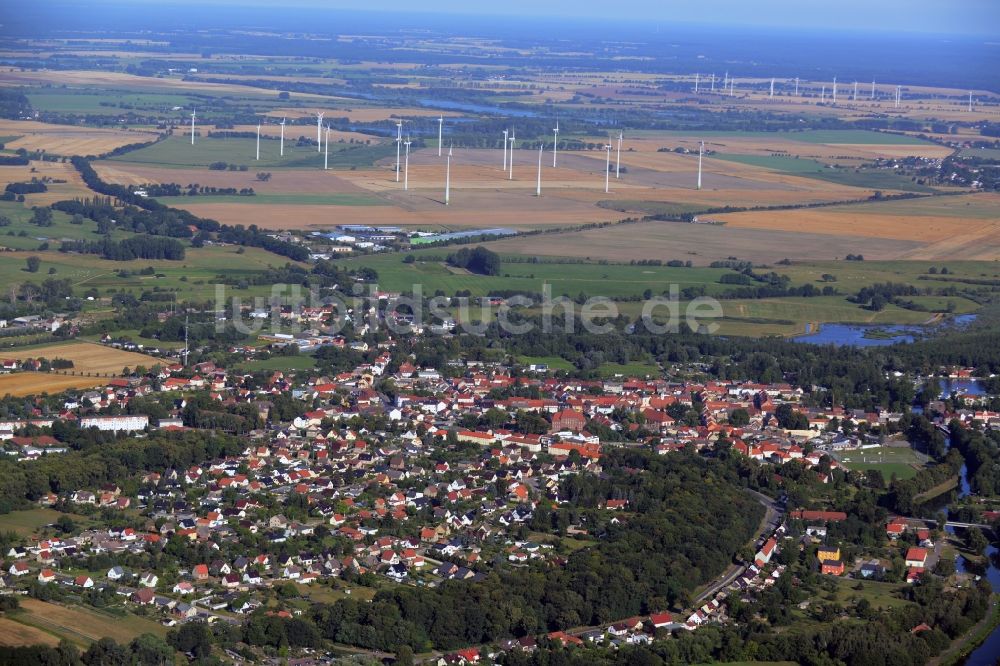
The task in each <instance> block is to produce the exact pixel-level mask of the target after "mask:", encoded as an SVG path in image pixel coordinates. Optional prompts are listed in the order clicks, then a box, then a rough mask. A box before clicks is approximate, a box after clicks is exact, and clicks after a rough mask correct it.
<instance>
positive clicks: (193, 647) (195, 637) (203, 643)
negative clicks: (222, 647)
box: [167, 622, 212, 657]
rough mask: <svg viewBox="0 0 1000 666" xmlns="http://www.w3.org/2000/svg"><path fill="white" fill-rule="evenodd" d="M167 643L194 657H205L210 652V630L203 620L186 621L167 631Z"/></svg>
mask: <svg viewBox="0 0 1000 666" xmlns="http://www.w3.org/2000/svg"><path fill="white" fill-rule="evenodd" d="M167 643H168V644H169V645H172V646H173V647H174V648H176V649H177V650H179V651H181V652H190V653H191V654H193V655H194V656H195V657H207V656H208V655H209V654H211V652H212V632H211V630H210V629H209V628H208V625H207V624H206V623H204V622H188V623H186V624H184V625H182V626H181V628H180V629H177V630H174V631H171V632H170V633H168V634H167Z"/></svg>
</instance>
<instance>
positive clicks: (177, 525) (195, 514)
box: [0, 308, 927, 663]
mask: <svg viewBox="0 0 1000 666" xmlns="http://www.w3.org/2000/svg"><path fill="white" fill-rule="evenodd" d="M327 315H328V313H327V312H326V311H324V310H323V309H322V308H319V309H316V310H315V311H309V312H305V313H304V314H301V315H300V316H305V317H307V318H313V319H316V320H320V319H322V318H323V317H325V316H327ZM328 343H329V344H333V345H338V346H342V347H345V348H347V347H350V348H351V349H353V350H354V351H357V352H360V353H361V354H363V356H364V358H366V359H367V360H366V361H365V362H363V363H361V364H359V365H358V366H357V367H355V368H353V369H352V370H348V371H344V372H339V373H336V374H329V375H326V374H322V373H321V372H319V371H316V370H300V371H295V370H288V371H273V372H270V373H269V375H268V376H267V377H266V380H265V381H263V382H261V381H260V380H259V378H252V377H251V375H250V374H248V373H246V372H241V371H233V370H231V369H228V368H225V367H222V366H220V365H217V364H216V363H213V362H203V363H198V364H195V365H192V366H190V367H185V366H184V365H181V364H178V363H166V364H164V365H162V366H158V367H157V368H156V369H155V370H153V369H151V370H150V371H149V372H148V373H147V374H146V375H144V376H141V377H131V378H120V379H114V380H110V381H109V382H108V383H107V384H106V385H105V386H104V387H102V388H99V389H93V390H89V391H83V392H78V393H76V394H66V396H65V397H64V398H63V400H64V403H63V407H62V410H61V411H59V412H57V413H48V412H44V411H43V410H41V409H40V408H36V409H35V410H34V412H33V413H31V414H30V415H27V416H25V417H24V418H21V419H17V420H9V421H5V422H2V423H0V439H2V440H4V442H3V445H4V447H5V448H6V449H7V450H8V451H13V452H16V453H17V455H19V456H21V457H24V458H30V457H33V456H37V455H42V454H45V453H48V454H52V453H57V452H59V451H60V450H63V449H64V448H65V447H64V445H63V444H61V443H60V442H59V441H58V440H57V439H55V438H54V437H53V436H51V435H48V434H46V435H38V434H32V435H23V434H19V433H20V432H22V431H23V429H24V428H25V427H26V426H28V425H34V426H39V427H41V428H43V429H44V428H46V427H51V426H52V425H53V424H54V423H55V422H56V421H75V422H77V423H78V424H79V425H80V427H82V428H97V429H99V430H103V431H109V432H118V433H123V432H140V431H147V430H150V429H152V428H160V429H161V430H163V431H167V432H169V431H175V430H178V431H182V430H185V429H186V428H188V427H190V426H186V425H185V422H184V420H183V415H184V408H185V405H186V404H187V403H186V401H187V399H188V398H189V396H190V395H191V394H193V393H206V394H207V395H208V396H209V398H210V400H211V401H213V402H214V404H216V405H217V407H218V409H219V411H226V410H232V409H235V408H237V407H240V406H242V405H251V406H252V407H253V408H254V409H255V410H256V412H257V414H259V416H260V417H261V422H263V423H266V424H267V425H266V426H265V427H263V428H259V429H256V430H252V431H250V432H249V433H245V434H243V437H244V439H245V441H246V448H245V449H244V450H243V451H242V452H241V453H239V454H238V455H233V456H230V457H227V458H224V459H217V460H206V461H203V462H202V463H200V464H197V465H192V466H190V467H188V468H186V469H174V468H166V469H156V470H147V471H146V472H145V473H143V474H142V475H141V477H140V478H137V479H134V480H131V481H134V482H135V483H130V484H129V487H132V488H137V490H135V491H134V492H132V493H131V494H126V493H124V492H122V490H121V488H119V487H118V486H105V487H95V488H75V489H67V490H66V491H65V492H63V493H60V494H58V495H56V494H49V495H47V496H46V497H44V498H43V499H42V503H43V504H46V505H53V506H56V505H66V506H70V507H76V510H78V511H84V512H86V511H92V510H95V509H97V510H100V509H113V510H116V511H120V512H122V515H123V516H126V517H127V519H126V521H125V522H126V523H128V526H127V527H124V528H121V529H116V530H87V531H84V532H82V533H80V534H78V535H75V536H73V537H67V538H65V539H55V538H46V539H40V540H38V541H36V542H34V543H30V544H26V545H24V546H18V547H16V548H14V549H12V551H11V552H10V553H8V557H9V558H10V559H11V560H12V561H13V563H12V565H11V567H10V570H9V571H8V575H7V576H6V577H5V581H6V584H8V585H14V586H16V585H18V581H23V580H29V579H37V580H38V581H39V582H41V583H57V584H63V585H66V586H68V587H73V588H79V589H89V588H91V587H94V586H97V587H98V588H103V587H104V586H113V587H114V588H115V590H116V592H118V593H119V594H121V595H122V597H123V598H124V599H126V600H127V603H129V604H134V605H141V606H150V607H154V608H159V609H160V610H161V611H162V612H163V616H164V617H163V619H164V621H168V622H170V621H174V622H176V621H184V620H185V619H187V618H190V617H206V618H212V617H216V615H215V614H216V613H218V612H219V611H223V610H224V611H226V612H227V613H235V614H240V613H246V612H249V611H251V610H253V609H255V608H257V607H258V606H259V603H260V601H259V596H258V595H257V594H255V593H256V592H257V591H260V590H266V589H267V588H271V587H275V586H278V585H284V584H286V583H292V584H294V585H296V586H297V587H298V589H300V590H303V594H308V590H309V589H310V586H313V587H315V586H316V584H323V583H325V584H328V585H329V584H333V581H340V579H347V580H353V579H354V577H356V576H364V575H367V574H372V575H375V576H381V577H384V578H386V579H388V580H391V581H394V582H395V583H398V584H404V585H420V586H435V585H439V584H440V583H441V582H442V581H445V580H464V581H474V580H478V579H480V578H482V577H483V576H484V575H486V574H487V573H488V571H489V568H490V567H491V566H494V563H495V562H496V561H498V560H503V561H505V562H507V563H508V564H509V565H512V566H523V565H526V564H528V563H531V562H535V561H539V562H546V563H548V564H550V565H552V566H561V565H563V564H564V563H565V558H564V556H562V555H560V554H559V552H558V549H556V548H553V547H552V544H551V543H550V542H547V541H545V540H544V539H542V540H530V539H526V538H523V537H518V536H515V534H516V533H518V531H519V530H520V531H521V533H522V534H523V533H525V532H526V531H527V530H521V528H522V527H525V526H527V525H528V524H529V523H530V521H531V520H532V517H533V516H534V513H535V510H536V508H537V506H538V503H539V502H541V501H543V500H544V501H551V502H555V503H559V502H562V501H564V500H565V498H564V497H561V496H560V485H561V481H562V480H563V479H564V478H565V477H566V476H567V475H573V474H600V473H601V470H602V467H601V460H602V456H603V455H604V454H605V453H606V451H607V450H608V447H614V446H624V445H628V446H644V447H647V448H648V449H650V450H653V451H656V452H659V453H661V454H665V453H668V452H670V451H674V450H678V449H681V448H686V447H693V448H694V449H695V450H702V449H706V450H713V449H714V447H715V446H716V445H717V444H718V443H719V442H720V441H722V440H725V441H728V442H729V443H730V445H731V450H732V451H734V452H736V453H737V454H740V455H743V456H746V457H748V458H750V459H753V460H757V461H760V462H761V463H769V464H782V463H786V462H790V461H798V462H799V463H801V464H802V465H804V466H805V467H806V468H807V469H809V470H811V471H812V473H814V474H816V478H817V479H819V480H820V481H828V480H829V479H830V473H831V470H832V469H835V468H836V467H837V466H838V463H837V461H836V460H835V459H834V458H833V457H831V456H830V455H829V453H830V449H831V444H832V440H831V439H830V435H831V433H829V432H828V431H829V430H831V428H830V427H829V426H830V423H831V421H832V420H833V419H837V420H839V421H840V422H842V423H843V422H854V423H855V424H858V423H862V422H863V423H867V424H868V425H878V424H882V423H887V422H890V421H891V420H892V419H893V418H896V416H897V415H894V414H890V413H887V412H872V413H865V412H857V411H851V410H845V409H842V408H830V407H827V408H823V409H819V408H807V407H805V406H804V405H802V404H801V403H800V400H801V398H802V390H801V389H799V388H797V387H794V386H792V385H790V384H786V383H774V384H760V383H752V382H745V381H706V382H685V381H668V380H665V379H636V378H619V379H605V380H583V379H573V378H566V377H556V376H552V375H551V373H549V372H547V369H545V368H538V369H536V371H535V372H524V371H523V370H524V369H521V368H512V367H510V366H507V365H504V364H501V363H489V362H481V361H469V360H454V361H451V362H449V363H448V364H447V365H446V366H445V367H440V368H427V367H419V366H417V365H416V364H414V362H413V360H414V359H413V357H409V356H403V355H401V354H399V353H398V349H397V348H396V343H395V342H394V341H392V340H391V339H390V340H387V341H384V342H380V343H375V344H372V345H369V344H367V343H362V342H347V341H345V340H344V339H343V338H332V339H331V340H330V341H329V342H328ZM383 379H391V385H392V387H393V390H392V393H391V394H387V393H386V392H385V390H384V386H385V384H384V383H382V382H381V381H380V380H383ZM153 393H170V394H172V397H171V401H172V402H171V404H172V405H173V409H171V410H168V411H169V413H168V414H167V415H166V416H165V417H163V418H160V419H158V420H151V419H150V418H149V417H147V416H145V415H142V414H129V413H128V412H129V409H128V407H129V403H130V402H131V401H132V400H134V399H136V398H140V397H143V396H148V395H151V394H153ZM277 396H292V397H294V398H298V399H301V400H302V401H303V404H305V405H307V407H306V408H304V409H303V410H302V412H301V413H299V414H297V415H296V416H294V417H293V418H291V419H286V420H280V419H277V418H275V417H274V414H273V413H272V411H273V407H274V401H275V400H276V399H277ZM784 404H791V405H793V406H794V408H795V409H796V410H797V411H799V412H801V413H802V414H804V415H805V416H806V419H807V420H808V424H809V427H808V429H805V430H802V431H788V430H785V429H783V428H781V427H779V425H778V424H777V422H776V419H775V416H774V415H775V412H776V410H777V408H778V407H779V406H780V405H784ZM696 405H698V406H700V413H695V416H696V418H694V419H692V418H691V414H692V413H693V410H694V408H695V406H696ZM737 412H739V414H740V418H739V419H736V418H733V417H734V415H736V414H737ZM737 422H738V423H739V425H736V423H737ZM522 424H529V425H530V427H522ZM32 432H37V431H36V430H33V431H32ZM597 433H604V436H603V437H602V436H600V435H598V434H597ZM607 433H614V436H613V437H608V436H607ZM624 442H627V444H625V443H624ZM851 444H852V445H853V446H862V445H863V444H864V441H863V440H862V439H861V438H853V439H852V440H851ZM465 445H475V446H465ZM460 451H464V452H465V453H462V454H459V453H458V452H460ZM443 452H448V455H443ZM285 506H287V507H290V508H288V509H287V510H284V509H282V507H285ZM602 508H603V510H604V511H606V512H608V516H609V520H611V521H627V520H628V517H629V513H628V512H629V505H628V500H627V499H624V498H617V497H609V498H607V499H606V500H605V501H604V503H603V504H602ZM791 517H792V518H796V519H800V520H803V521H805V522H806V523H807V525H808V526H809V528H808V529H809V530H810V532H809V534H810V535H811V536H814V537H819V538H822V537H824V536H825V524H826V523H828V522H829V521H836V520H842V519H844V518H845V517H846V516H844V515H843V514H839V513H837V512H807V511H806V512H799V514H798V515H794V514H793V515H792V516H791ZM895 524H896V523H891V524H890V525H889V527H888V528H887V533H888V535H889V536H890V537H891V536H892V535H893V530H895V529H896V528H895V527H893V525H895ZM591 529H592V527H591V526H589V525H586V524H580V525H571V526H570V528H569V530H568V534H569V535H570V536H573V535H580V536H584V537H586V538H590V539H593V538H600V535H599V534H596V533H592V532H591ZM902 529H904V530H905V529H908V528H907V527H906V526H904V527H903V528H902ZM246 533H250V534H254V535H257V536H258V537H259V539H258V540H256V541H255V542H256V543H260V542H263V543H264V544H266V546H265V547H260V546H258V547H254V548H250V547H248V546H247V545H246V544H245V542H244V541H243V540H241V535H242V534H246ZM784 533H785V526H784V525H779V526H778V527H777V528H776V529H775V530H774V531H773V532H772V533H770V534H766V535H765V536H764V538H763V539H762V542H761V545H760V548H759V551H758V552H757V553H756V557H755V560H754V561H753V562H751V563H747V565H745V567H744V568H743V569H742V570H741V571H740V572H739V574H738V575H737V576H736V577H735V578H733V579H732V581H731V582H730V583H729V584H728V585H726V586H724V587H722V588H720V589H718V590H717V591H716V592H715V593H714V594H713V595H712V596H711V598H709V599H707V600H705V601H704V603H702V604H701V605H700V606H699V607H698V608H695V609H693V611H692V612H691V613H690V614H689V615H687V616H686V617H685V618H684V619H683V620H677V621H674V620H673V619H672V618H671V616H670V615H669V614H666V613H660V614H654V615H652V616H650V617H649V618H633V619H630V620H627V621H622V622H618V623H614V624H612V625H609V626H608V627H606V628H604V629H602V630H593V631H592V632H588V633H586V634H580V635H574V636H570V635H564V634H560V635H555V636H549V638H550V639H558V640H563V641H567V642H575V641H595V640H601V641H603V640H611V641H612V642H614V641H620V642H642V641H646V640H649V637H650V636H651V633H652V632H654V631H655V630H656V629H662V628H669V629H695V628H697V627H698V626H701V625H703V624H705V623H708V622H719V621H724V619H725V607H726V604H725V601H726V599H727V598H728V596H729V595H732V594H738V595H741V596H746V595H749V594H751V593H752V592H753V591H754V590H757V589H761V588H764V587H767V586H769V585H773V584H774V582H775V581H776V579H777V577H778V576H780V574H781V571H782V570H783V567H781V566H775V565H774V563H772V557H773V555H774V554H775V553H776V552H778V550H779V543H780V541H781V540H782V539H783V535H784ZM327 535H333V536H336V537H339V540H338V541H339V542H340V543H341V544H346V545H345V546H343V547H340V548H330V547H328V546H325V545H323V544H324V543H325V542H324V540H323V538H324V537H325V536H327ZM918 536H919V535H918ZM168 542H174V543H181V544H187V545H189V546H190V548H192V549H196V550H197V552H204V550H205V549H206V548H207V549H209V550H210V551H211V552H212V553H213V555H212V556H211V557H208V558H205V560H204V561H201V562H197V563H194V564H193V565H183V566H180V565H179V566H178V568H177V570H176V571H170V572H169V575H166V574H164V572H153V571H143V570H132V569H130V568H129V567H128V566H126V565H125V562H127V561H128V560H129V556H130V555H137V554H140V553H142V552H144V551H147V550H158V549H162V548H163V547H164V546H165V544H167V543H168ZM98 554H103V555H107V556H109V557H112V558H113V559H114V560H115V561H117V562H119V563H118V564H115V565H114V566H113V567H110V568H109V570H108V571H107V572H106V574H105V575H103V576H101V575H95V574H93V573H91V574H89V575H88V576H86V577H81V575H79V574H78V575H73V574H72V573H70V572H72V571H74V570H78V569H79V568H80V567H79V564H80V562H81V561H82V560H83V559H84V558H87V557H90V556H93V555H98ZM911 555H912V557H911ZM818 558H819V561H818V566H819V567H820V568H821V570H822V572H823V573H825V574H830V575H843V574H844V573H845V570H846V566H847V565H845V562H844V558H843V557H842V554H841V552H840V550H839V548H836V547H830V548H827V547H823V548H821V549H820V550H819V555H818ZM926 560H927V551H926V546H925V545H923V544H921V546H920V547H915V548H911V549H910V552H908V553H907V565H908V566H909V567H910V568H911V570H912V571H913V572H916V573H917V574H919V572H920V571H922V570H923V569H924V567H925V566H926ZM862 575H863V572H862ZM335 584H337V585H345V583H344V582H343V581H341V582H337V583H335ZM349 590H350V587H349V586H348V591H349ZM595 632H596V633H595ZM530 640H532V639H520V642H518V645H517V646H514V645H510V646H507V648H509V649H525V650H530V649H532V644H531V643H530ZM525 641H528V642H525ZM456 654H459V653H456ZM477 654H478V653H477ZM453 657H454V655H452V656H447V657H445V658H444V659H446V660H447V659H452V661H450V662H446V663H462V662H461V661H459V662H455V661H454V659H453ZM455 658H459V659H464V660H465V662H471V663H474V661H475V659H474V658H473V656H472V654H471V653H469V654H466V655H465V656H460V657H455Z"/></svg>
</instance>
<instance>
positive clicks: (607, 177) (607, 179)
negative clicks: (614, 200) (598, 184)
mask: <svg viewBox="0 0 1000 666" xmlns="http://www.w3.org/2000/svg"><path fill="white" fill-rule="evenodd" d="M604 150H605V151H607V153H608V158H607V160H606V161H605V163H604V193H605V194H607V193H608V192H610V191H611V189H610V188H611V144H610V143H609V144H607V145H606V146H604Z"/></svg>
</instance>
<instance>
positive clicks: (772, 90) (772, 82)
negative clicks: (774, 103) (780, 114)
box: [768, 76, 774, 98]
mask: <svg viewBox="0 0 1000 666" xmlns="http://www.w3.org/2000/svg"><path fill="white" fill-rule="evenodd" d="M768 97H771V98H773V97H774V77H773V76H772V77H771V94H770V95H768Z"/></svg>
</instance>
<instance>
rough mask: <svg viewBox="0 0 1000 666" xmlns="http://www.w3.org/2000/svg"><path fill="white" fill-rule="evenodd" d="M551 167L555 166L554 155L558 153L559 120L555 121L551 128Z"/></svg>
mask: <svg viewBox="0 0 1000 666" xmlns="http://www.w3.org/2000/svg"><path fill="white" fill-rule="evenodd" d="M552 134H553V138H552V168H553V169H555V168H556V157H557V156H558V153H559V121H558V120H557V121H556V128H555V129H554V130H552Z"/></svg>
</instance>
